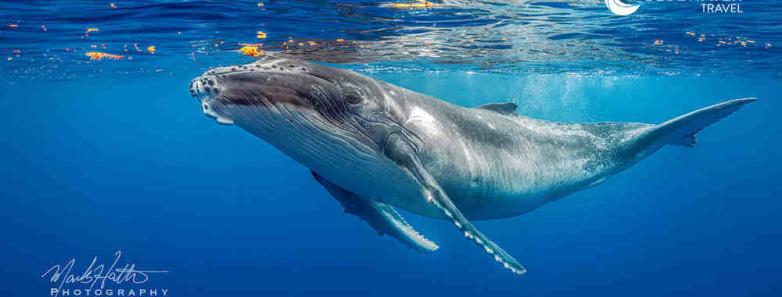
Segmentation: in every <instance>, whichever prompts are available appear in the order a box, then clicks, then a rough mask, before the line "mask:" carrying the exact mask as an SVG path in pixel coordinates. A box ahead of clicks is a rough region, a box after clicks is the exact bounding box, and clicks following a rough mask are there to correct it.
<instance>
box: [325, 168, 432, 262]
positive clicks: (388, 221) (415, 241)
mask: <svg viewBox="0 0 782 297" xmlns="http://www.w3.org/2000/svg"><path fill="white" fill-rule="evenodd" d="M312 176H313V177H315V180H317V181H318V182H319V183H320V184H321V185H323V187H324V188H326V190H327V191H328V192H329V193H330V194H331V195H332V196H334V198H336V199H337V201H339V203H340V204H342V207H344V208H345V212H347V213H350V214H353V215H355V216H357V217H359V218H361V219H362V220H364V221H366V222H367V223H368V224H369V225H370V226H372V228H375V230H377V233H378V234H379V235H381V236H382V235H385V234H388V235H389V236H391V237H394V238H396V239H397V240H398V241H399V242H401V243H403V244H404V245H406V246H408V247H410V248H411V249H413V250H416V251H419V252H425V253H430V252H434V251H436V250H437V249H438V248H439V247H438V246H437V244H435V243H434V242H432V241H430V240H429V239H426V238H425V237H424V236H423V235H421V234H420V233H418V232H417V231H416V230H415V229H413V227H412V226H410V224H408V223H407V222H406V221H405V219H404V218H403V217H402V215H400V214H399V213H398V212H397V211H396V210H395V209H394V208H393V207H391V206H389V205H387V204H385V203H382V202H378V201H374V200H370V199H365V198H362V197H359V196H358V195H356V194H354V193H352V192H350V191H348V190H345V189H343V188H342V187H340V186H337V185H335V184H333V183H332V182H330V181H328V180H327V179H325V178H323V177H321V176H320V175H318V174H317V173H316V172H314V171H312Z"/></svg>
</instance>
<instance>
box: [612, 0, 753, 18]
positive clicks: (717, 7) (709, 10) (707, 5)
mask: <svg viewBox="0 0 782 297" xmlns="http://www.w3.org/2000/svg"><path fill="white" fill-rule="evenodd" d="M643 1H647V2H652V1H654V2H657V3H671V2H696V3H699V4H700V5H698V6H699V8H700V10H701V13H703V14H740V13H744V10H742V7H741V2H742V1H743V0H643ZM605 4H606V7H608V10H610V11H611V12H612V13H613V14H615V15H618V16H628V15H631V14H633V13H635V12H636V11H637V10H638V8H640V7H641V5H639V4H636V5H631V4H627V3H624V2H622V0H605Z"/></svg>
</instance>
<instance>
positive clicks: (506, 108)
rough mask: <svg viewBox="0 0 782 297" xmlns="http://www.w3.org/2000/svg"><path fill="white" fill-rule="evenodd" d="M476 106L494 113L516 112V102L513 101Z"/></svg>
mask: <svg viewBox="0 0 782 297" xmlns="http://www.w3.org/2000/svg"><path fill="white" fill-rule="evenodd" d="M476 108H480V109H485V110H491V111H493V112H496V113H500V114H505V115H510V114H514V113H516V108H518V105H516V103H513V102H493V103H488V104H484V105H481V106H478V107H476Z"/></svg>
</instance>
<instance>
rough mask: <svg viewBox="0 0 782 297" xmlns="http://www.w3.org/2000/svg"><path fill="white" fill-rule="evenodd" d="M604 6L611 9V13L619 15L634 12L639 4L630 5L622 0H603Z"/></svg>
mask: <svg viewBox="0 0 782 297" xmlns="http://www.w3.org/2000/svg"><path fill="white" fill-rule="evenodd" d="M605 1H606V7H608V9H609V10H611V12H612V13H614V14H615V15H619V16H626V15H631V14H633V13H635V11H636V10H638V8H639V7H641V5H630V4H627V3H624V2H622V1H621V0H605Z"/></svg>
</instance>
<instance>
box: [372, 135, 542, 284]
mask: <svg viewBox="0 0 782 297" xmlns="http://www.w3.org/2000/svg"><path fill="white" fill-rule="evenodd" d="M385 145H386V146H385V147H384V150H383V152H384V153H385V155H386V157H388V158H389V159H391V160H392V161H394V162H395V163H396V164H397V165H399V166H400V167H402V168H404V169H405V170H406V171H407V172H408V173H409V174H410V175H411V177H412V178H413V179H414V180H416V181H417V182H418V185H419V186H420V187H421V195H422V196H423V197H422V198H423V199H426V201H427V202H429V203H430V204H432V205H433V206H434V207H436V208H437V209H439V210H440V211H441V212H442V214H443V215H444V216H445V218H447V219H449V220H450V221H451V222H452V223H453V224H454V225H455V226H456V228H457V229H459V231H461V232H462V234H464V237H466V238H467V239H469V240H472V241H473V242H474V243H475V244H477V245H478V246H480V247H481V248H482V249H483V250H484V251H486V253H487V254H489V255H490V256H492V257H493V258H494V260H495V261H497V262H498V263H500V264H501V265H502V266H503V267H505V268H506V269H508V270H510V271H512V272H513V273H515V274H518V275H521V274H524V273H526V272H527V269H526V268H524V266H522V265H521V264H520V263H519V262H518V261H516V259H515V258H513V256H511V255H509V254H508V253H507V252H505V250H503V249H502V248H501V247H499V246H498V245H497V244H495V243H494V242H493V241H491V239H489V238H488V237H486V235H483V233H481V231H479V230H478V228H475V226H474V225H473V224H472V223H471V222H470V221H469V220H467V218H466V217H465V216H464V215H463V214H462V212H461V211H460V210H459V209H458V208H457V207H456V205H454V204H453V201H451V198H450V197H448V194H446V193H445V191H443V189H442V188H441V187H440V185H439V183H438V182H437V181H436V180H435V179H434V177H432V175H431V174H430V173H429V171H427V170H426V168H424V166H423V165H422V164H421V161H420V160H419V159H418V156H417V155H416V151H415V149H414V148H413V146H412V145H411V144H410V142H409V140H407V139H405V137H404V136H402V135H401V134H399V133H392V134H390V135H389V136H388V139H386V143H385Z"/></svg>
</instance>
